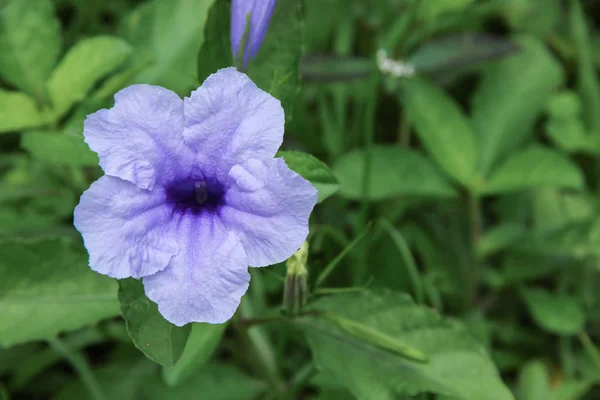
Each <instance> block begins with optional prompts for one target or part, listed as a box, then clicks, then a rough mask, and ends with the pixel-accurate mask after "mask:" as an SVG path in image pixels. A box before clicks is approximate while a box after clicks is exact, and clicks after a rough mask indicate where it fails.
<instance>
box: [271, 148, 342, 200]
mask: <svg viewBox="0 0 600 400" xmlns="http://www.w3.org/2000/svg"><path fill="white" fill-rule="evenodd" d="M276 157H283V159H284V160H285V163H286V164H287V166H288V167H290V169H291V170H293V171H295V172H297V173H298V174H300V175H302V177H303V178H304V179H306V180H307V181H309V182H310V183H312V184H313V186H314V187H316V188H317V190H318V191H319V200H318V202H319V203H320V202H322V201H323V200H325V199H326V198H328V197H329V196H331V195H333V194H334V193H335V192H337V190H338V188H339V186H340V184H339V182H338V180H337V178H336V177H335V175H334V174H333V171H332V170H331V169H330V168H329V167H328V166H327V165H326V164H325V163H323V162H322V161H320V160H319V159H318V158H316V157H313V156H312V155H310V154H308V153H302V152H300V151H280V152H278V153H277V155H276Z"/></svg>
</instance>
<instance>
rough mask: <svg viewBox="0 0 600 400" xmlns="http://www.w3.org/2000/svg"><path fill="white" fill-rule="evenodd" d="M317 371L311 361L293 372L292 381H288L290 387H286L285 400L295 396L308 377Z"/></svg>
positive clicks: (291, 399) (290, 399)
mask: <svg viewBox="0 0 600 400" xmlns="http://www.w3.org/2000/svg"><path fill="white" fill-rule="evenodd" d="M316 372H317V369H316V368H315V366H314V364H313V363H312V361H310V362H308V363H306V364H305V365H304V366H302V367H301V368H300V369H299V370H298V372H296V373H295V374H294V377H293V378H292V381H291V382H290V388H289V389H288V392H287V395H286V396H285V400H293V399H296V398H297V395H298V392H299V391H300V390H301V389H302V388H303V387H304V385H306V383H307V382H308V381H309V379H310V378H312V377H313V375H314V374H315V373H316Z"/></svg>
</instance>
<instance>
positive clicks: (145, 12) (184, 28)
mask: <svg viewBox="0 0 600 400" xmlns="http://www.w3.org/2000/svg"><path fill="white" fill-rule="evenodd" d="M213 2H214V0H173V1H162V0H153V1H152V2H150V3H147V4H143V5H142V6H141V7H140V8H138V9H137V10H135V11H134V12H133V13H132V14H130V15H129V16H128V17H127V18H125V19H124V21H123V25H122V26H121V33H122V36H123V37H124V38H125V39H126V40H128V41H129V42H130V43H131V44H132V45H133V46H134V47H135V48H136V52H137V53H139V55H141V56H142V58H144V59H146V58H151V59H152V60H153V63H152V65H150V66H149V67H148V68H146V69H145V70H144V71H142V72H141V73H140V74H139V75H138V76H137V77H136V78H135V82H139V83H148V84H154V85H160V86H164V87H166V88H168V89H171V90H174V91H175V92H178V93H180V94H185V95H188V94H189V92H190V90H191V89H194V88H195V87H197V86H198V85H197V79H196V68H197V61H196V58H197V54H198V50H199V49H200V46H201V45H202V43H203V42H204V32H205V29H204V25H205V23H206V18H207V15H208V10H209V9H210V7H211V5H212V4H213ZM227 35H229V32H228V33H227ZM212 72H216V69H215V70H214V71H212Z"/></svg>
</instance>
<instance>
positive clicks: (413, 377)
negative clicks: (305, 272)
mask: <svg viewBox="0 0 600 400" xmlns="http://www.w3.org/2000/svg"><path fill="white" fill-rule="evenodd" d="M312 307H313V308H314V309H315V310H319V311H325V312H327V313H331V314H334V315H339V316H341V317H344V318H347V319H349V320H353V321H356V322H359V323H360V324H362V325H365V326H367V327H369V328H370V329H372V330H375V331H379V332H380V333H381V334H384V335H386V336H388V337H391V338H393V339H395V340H398V341H399V342H401V343H404V344H405V345H408V346H411V347H414V348H416V349H419V350H420V351H421V352H423V353H424V354H425V356H426V357H427V358H428V360H429V361H428V362H418V361H411V360H410V359H408V358H405V357H400V356H398V355H397V354H395V353H394V352H390V351H387V350H385V349H382V348H381V347H379V346H373V345H371V344H369V343H366V342H363V341H361V340H358V339H357V338H356V337H354V336H352V335H348V334H347V333H345V332H344V331H343V330H341V329H339V328H338V327H337V326H335V325H334V324H332V323H331V322H329V321H327V320H323V319H320V318H319V317H311V318H303V319H302V320H300V321H299V323H300V324H301V326H302V327H303V330H304V332H305V333H306V335H307V338H308V343H309V345H310V347H311V349H312V352H313V356H314V359H315V365H316V366H317V368H318V369H319V370H321V372H323V373H325V374H326V375H327V376H329V377H330V379H331V380H333V381H335V382H336V383H337V384H340V385H343V386H344V387H346V388H347V389H348V390H350V391H351V392H352V393H353V394H354V396H356V397H357V398H359V399H394V398H396V395H415V394H417V393H422V392H435V393H439V394H446V395H449V396H452V397H453V398H456V399H464V400H480V399H486V400H505V399H506V400H510V399H512V398H513V397H512V395H511V393H510V391H509V390H508V389H507V388H506V387H505V386H504V385H503V383H502V381H501V380H500V377H499V376H498V373H497V371H496V369H495V368H494V365H493V364H492V362H491V361H490V359H489V357H488V356H487V354H486V353H485V351H484V349H483V348H482V347H481V346H480V345H479V344H478V342H477V341H476V340H475V339H474V338H473V337H472V336H471V335H470V334H469V331H468V330H467V329H466V328H465V327H464V325H462V324H460V323H459V322H457V321H453V320H448V319H445V318H443V317H441V316H440V315H439V314H437V313H436V312H434V311H432V310H431V309H429V308H427V307H422V306H417V305H415V304H414V303H413V302H412V301H411V300H410V298H409V297H408V296H406V295H403V294H399V293H392V292H389V291H377V292H374V291H371V292H368V291H365V292H361V293H358V294H343V295H337V296H330V297H327V298H324V299H321V300H318V301H317V302H315V303H313V304H312Z"/></svg>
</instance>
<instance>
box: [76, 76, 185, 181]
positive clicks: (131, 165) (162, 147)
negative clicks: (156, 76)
mask: <svg viewBox="0 0 600 400" xmlns="http://www.w3.org/2000/svg"><path fill="white" fill-rule="evenodd" d="M183 120H184V116H183V100H181V99H180V98H179V96H178V95H177V94H175V93H173V92H171V91H170V90H167V89H164V88H162V87H159V86H150V85H133V86H129V87H128V88H126V89H123V90H121V91H120V92H118V93H117V94H116V95H115V105H114V107H113V108H111V109H109V110H100V111H98V112H96V113H94V114H91V115H89V116H88V117H87V119H86V120H85V123H84V131H83V134H84V136H85V141H86V143H87V144H88V145H89V146H90V148H91V149H92V150H93V151H95V152H97V153H98V156H99V157H100V166H101V167H102V169H103V170H104V172H105V173H106V174H107V175H112V176H116V177H118V178H121V179H123V180H126V181H129V182H132V183H134V184H135V185H136V186H138V187H139V188H142V189H152V188H153V187H154V185H155V183H159V184H163V183H165V182H168V181H170V180H173V179H174V178H175V177H176V176H185V175H186V174H188V173H189V170H190V169H191V163H192V153H191V152H190V150H189V149H188V148H187V147H186V146H185V145H184V143H183V125H184V122H183Z"/></svg>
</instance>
